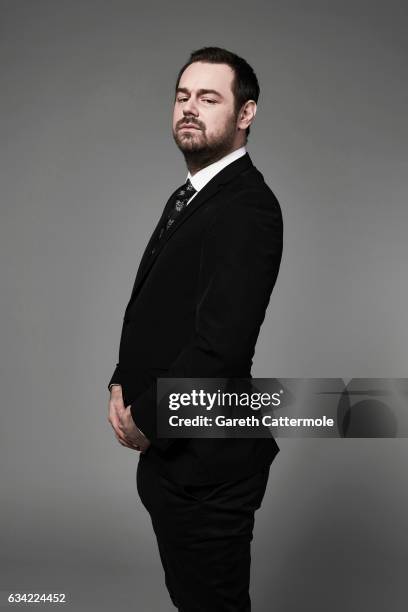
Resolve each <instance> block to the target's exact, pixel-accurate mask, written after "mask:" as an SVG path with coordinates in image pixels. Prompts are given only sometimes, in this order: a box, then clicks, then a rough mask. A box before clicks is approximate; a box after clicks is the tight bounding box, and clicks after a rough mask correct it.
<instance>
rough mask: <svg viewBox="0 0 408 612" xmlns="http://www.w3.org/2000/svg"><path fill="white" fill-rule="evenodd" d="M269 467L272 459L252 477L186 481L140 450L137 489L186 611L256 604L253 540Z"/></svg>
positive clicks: (242, 611) (245, 610) (176, 599)
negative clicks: (163, 471)
mask: <svg viewBox="0 0 408 612" xmlns="http://www.w3.org/2000/svg"><path fill="white" fill-rule="evenodd" d="M269 470H270V466H269V465H268V466H266V467H265V468H263V469H262V470H261V471H258V472H256V473H255V474H254V475H252V476H250V477H249V478H244V479H240V478H239V477H238V478H237V479H236V480H233V481H228V482H223V483H217V484H213V485H182V484H180V483H177V482H173V481H170V480H168V479H167V478H165V477H164V476H163V475H161V474H160V473H158V472H157V470H156V468H155V466H154V465H153V464H152V462H150V461H149V460H148V458H146V457H144V456H143V455H141V456H140V459H139V463H138V467H137V477H136V478H137V490H138V493H139V495H140V499H141V501H142V503H143V505H144V506H145V508H146V510H147V511H148V512H149V514H150V518H151V521H152V525H153V529H154V532H155V534H156V538H157V543H158V547H159V553H160V558H161V561H162V565H163V568H164V573H165V582H166V586H167V589H168V591H169V594H170V597H171V600H172V602H173V603H174V605H175V606H176V608H178V610H179V611H180V612H249V611H250V610H251V600H250V596H249V581H250V563H251V553H250V543H251V540H252V537H253V534H252V531H253V526H254V513H255V510H257V509H258V508H259V507H260V505H261V502H262V499H263V497H264V493H265V489H266V485H267V482H268V476H269Z"/></svg>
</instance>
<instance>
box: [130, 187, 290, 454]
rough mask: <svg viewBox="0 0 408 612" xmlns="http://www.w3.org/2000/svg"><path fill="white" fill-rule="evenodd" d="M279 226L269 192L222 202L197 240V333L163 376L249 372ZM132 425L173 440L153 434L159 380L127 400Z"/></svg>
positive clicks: (277, 253)
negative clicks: (132, 400)
mask: <svg viewBox="0 0 408 612" xmlns="http://www.w3.org/2000/svg"><path fill="white" fill-rule="evenodd" d="M282 235H283V224H282V215H281V210H280V206H279V203H278V202H277V200H276V198H275V197H274V196H273V194H272V192H270V195H269V194H265V193H264V192H256V191H253V192H251V191H245V192H241V193H240V194H239V196H238V197H236V198H234V199H233V200H231V201H230V202H229V203H228V204H227V205H225V206H223V209H222V211H221V212H220V213H219V214H218V215H217V216H216V217H215V219H214V221H213V222H212V224H211V225H210V226H209V227H208V229H207V231H206V233H205V236H204V239H203V244H202V250H201V261H200V273H199V290H198V299H197V305H196V316H195V331H194V335H193V337H192V340H191V342H190V343H189V344H188V345H187V346H185V348H184V349H183V350H182V351H181V352H180V353H179V355H178V356H177V358H176V359H175V360H174V362H173V363H172V364H171V365H170V367H169V370H168V372H167V373H166V378H189V377H191V378H222V377H228V376H230V377H241V376H243V377H245V376H248V375H249V371H250V366H251V363H252V357H253V355H254V352H255V344H256V341H257V338H258V334H259V329H260V326H261V324H262V322H263V320H264V317H265V311H266V308H267V306H268V303H269V299H270V295H271V292H272V289H273V286H274V284H275V281H276V278H277V275H278V271H279V266H280V262H281V256H282ZM130 410H131V414H132V417H133V420H134V421H135V423H136V425H137V427H139V429H141V430H142V431H143V432H144V434H145V435H146V436H147V437H148V438H149V439H150V441H151V443H152V445H155V446H156V447H157V448H158V449H160V450H161V451H165V450H166V449H167V448H168V447H170V446H171V444H172V443H174V442H175V441H176V439H165V438H158V437H157V434H156V415H157V409H156V383H154V384H152V385H151V387H149V388H148V389H147V390H146V391H145V392H143V393H142V394H141V395H140V396H139V397H137V398H136V399H135V401H134V402H133V403H132V405H131V409H130Z"/></svg>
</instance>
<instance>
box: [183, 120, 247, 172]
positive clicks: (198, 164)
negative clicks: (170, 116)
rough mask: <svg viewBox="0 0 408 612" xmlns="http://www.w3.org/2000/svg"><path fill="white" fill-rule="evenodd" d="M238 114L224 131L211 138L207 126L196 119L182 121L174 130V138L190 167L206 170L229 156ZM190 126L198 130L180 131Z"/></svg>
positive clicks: (228, 122) (226, 125)
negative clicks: (206, 167)
mask: <svg viewBox="0 0 408 612" xmlns="http://www.w3.org/2000/svg"><path fill="white" fill-rule="evenodd" d="M236 118H237V114H233V115H232V116H231V117H230V118H229V120H228V121H227V122H226V124H225V126H224V130H223V131H222V132H221V133H219V134H216V135H213V136H211V137H208V136H207V133H206V129H205V125H204V124H203V123H202V122H201V121H197V120H196V119H190V118H187V117H186V118H184V119H181V120H180V121H179V122H178V124H177V126H176V129H175V130H173V138H174V141H175V143H176V145H177V146H178V148H179V149H180V151H181V152H182V153H183V155H184V159H185V160H186V164H187V166H189V167H194V168H204V167H205V166H208V165H209V164H211V163H213V162H215V161H217V160H218V159H220V158H221V157H224V155H227V153H229V152H230V151H231V149H232V145H233V142H234V139H235V134H236ZM186 124H190V125H192V126H194V127H196V128H198V129H192V130H191V131H185V130H180V126H183V125H186Z"/></svg>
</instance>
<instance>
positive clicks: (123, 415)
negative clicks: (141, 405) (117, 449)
mask: <svg viewBox="0 0 408 612" xmlns="http://www.w3.org/2000/svg"><path fill="white" fill-rule="evenodd" d="M108 421H109V423H110V424H111V425H112V427H113V430H114V433H115V436H116V439H117V440H118V442H119V443H120V444H122V446H126V447H127V448H130V449H132V450H138V451H141V452H145V451H146V450H147V449H148V448H149V446H150V440H149V439H148V438H146V436H145V435H144V434H143V433H142V432H141V431H140V429H138V428H137V427H136V424H135V422H134V420H133V418H132V415H131V412H130V405H129V406H127V407H126V408H125V406H124V403H123V395H122V387H120V386H119V385H118V386H115V387H112V389H111V396H110V400H109V416H108Z"/></svg>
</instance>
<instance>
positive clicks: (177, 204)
mask: <svg viewBox="0 0 408 612" xmlns="http://www.w3.org/2000/svg"><path fill="white" fill-rule="evenodd" d="M196 191H197V189H194V187H193V185H192V184H191V181H190V179H187V181H186V182H185V183H184V185H182V186H181V187H179V188H178V189H177V191H176V193H175V194H174V205H173V208H172V209H171V211H170V214H169V215H168V216H167V220H166V222H165V224H164V226H163V227H162V228H161V230H160V233H159V240H160V238H161V237H162V236H163V234H164V232H166V231H167V230H168V229H170V228H171V226H172V225H173V223H174V222H175V221H176V219H177V217H178V216H179V215H180V214H181V213H182V211H183V210H184V209H185V207H186V206H187V202H188V201H189V199H190V198H191V197H192V196H193V195H194V194H195V193H196Z"/></svg>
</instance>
